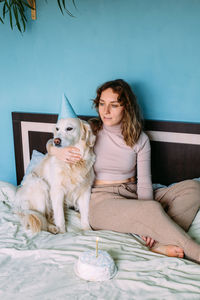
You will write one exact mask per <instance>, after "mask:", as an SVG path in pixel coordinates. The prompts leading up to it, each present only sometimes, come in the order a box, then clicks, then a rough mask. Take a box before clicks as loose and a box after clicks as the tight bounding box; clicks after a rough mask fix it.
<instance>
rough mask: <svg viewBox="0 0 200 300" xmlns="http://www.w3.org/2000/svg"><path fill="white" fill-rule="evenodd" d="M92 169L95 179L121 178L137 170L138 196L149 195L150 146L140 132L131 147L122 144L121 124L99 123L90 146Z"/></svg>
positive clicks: (151, 197)
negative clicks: (94, 142)
mask: <svg viewBox="0 0 200 300" xmlns="http://www.w3.org/2000/svg"><path fill="white" fill-rule="evenodd" d="M94 152H95V154H96V162H95V164H94V171H95V175H96V179H99V180H109V181H110V180H124V179H127V178H131V177H132V176H136V174H137V194H138V199H141V200H146V199H153V189H152V182H151V148H150V142H149V138H148V136H147V135H146V134H145V133H144V132H142V133H141V135H140V137H139V139H138V141H137V143H136V144H135V145H134V146H133V147H129V146H127V145H126V143H125V141H124V138H123V135H122V133H121V124H119V125H115V126H105V125H104V126H103V129H102V130H100V131H99V133H98V135H97V140H96V144H95V147H94Z"/></svg>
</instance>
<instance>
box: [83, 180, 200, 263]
mask: <svg viewBox="0 0 200 300" xmlns="http://www.w3.org/2000/svg"><path fill="white" fill-rule="evenodd" d="M136 189H137V186H136V184H134V183H125V184H115V185H103V186H94V187H93V188H92V194H91V200H90V209H89V220H90V225H91V227H92V228H93V229H94V230H99V229H104V230H113V231H117V232H123V233H135V234H139V235H144V236H150V237H151V238H153V239H155V240H156V241H158V242H159V243H161V244H164V245H176V246H179V247H181V248H182V249H183V250H184V253H185V255H186V257H188V258H190V259H192V260H195V261H197V262H200V245H198V244H197V243H195V242H194V241H193V240H192V239H191V238H190V237H189V235H188V234H187V233H186V232H185V231H187V230H188V229H189V226H190V225H191V223H192V221H193V219H194V217H195V216H196V214H197V212H198V209H199V207H200V182H197V181H194V180H186V181H182V182H180V183H177V184H175V185H173V186H171V187H167V188H160V189H157V190H156V191H155V200H156V201H155V200H142V199H137V193H136Z"/></svg>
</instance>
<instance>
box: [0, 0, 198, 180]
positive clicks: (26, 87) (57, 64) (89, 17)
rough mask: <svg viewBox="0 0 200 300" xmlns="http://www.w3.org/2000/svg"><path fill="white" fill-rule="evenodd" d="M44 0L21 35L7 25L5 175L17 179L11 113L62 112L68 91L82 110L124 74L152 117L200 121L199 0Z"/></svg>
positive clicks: (0, 65) (2, 63)
mask: <svg viewBox="0 0 200 300" xmlns="http://www.w3.org/2000/svg"><path fill="white" fill-rule="evenodd" d="M56 2H57V1H55V0H54V1H48V4H47V3H46V2H45V1H44V0H43V1H42V0H40V1H37V20H36V21H32V20H30V21H29V24H28V26H27V31H26V32H25V33H24V34H23V35H21V34H20V33H19V32H18V31H17V29H14V30H13V31H11V29H10V27H9V25H8V22H7V23H6V24H5V25H1V24H0V43H1V46H0V54H1V55H0V70H1V75H0V101H1V102H0V103H1V118H0V126H1V136H0V140H1V147H0V157H1V159H0V180H4V181H9V182H11V183H14V184H15V183H16V179H15V161H14V149H13V136H12V124H11V112H12V111H24V112H49V113H57V112H58V111H59V106H60V99H61V95H62V93H63V91H65V92H66V94H67V96H68V98H69V99H70V100H71V102H72V103H73V106H74V108H75V110H76V112H77V113H78V114H87V115H91V114H94V113H95V112H94V111H93V110H92V108H91V101H90V99H91V98H92V97H94V95H95V90H96V87H97V86H98V85H99V84H101V83H102V82H104V81H106V80H110V79H115V78H119V77H120V78H124V79H125V80H127V81H128V82H129V83H130V84H131V86H132V87H133V88H134V90H135V92H136V95H137V96H138V99H139V102H140V104H141V106H142V108H143V112H144V117H145V118H148V119H161V120H176V121H192V122H193V121H194V122H200V84H199V82H200V1H199V0H167V1H166V0H109V1H108V0H76V4H77V7H78V10H77V11H76V10H75V9H74V8H73V7H71V11H72V12H73V13H74V14H75V15H76V17H75V18H70V17H69V16H68V15H65V16H62V15H61V13H60V11H59V9H58V7H57V4H56Z"/></svg>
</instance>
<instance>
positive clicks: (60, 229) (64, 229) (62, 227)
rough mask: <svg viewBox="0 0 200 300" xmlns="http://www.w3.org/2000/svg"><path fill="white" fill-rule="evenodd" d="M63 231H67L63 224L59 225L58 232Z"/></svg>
mask: <svg viewBox="0 0 200 300" xmlns="http://www.w3.org/2000/svg"><path fill="white" fill-rule="evenodd" d="M65 232H67V231H66V228H65V226H61V227H59V233H65Z"/></svg>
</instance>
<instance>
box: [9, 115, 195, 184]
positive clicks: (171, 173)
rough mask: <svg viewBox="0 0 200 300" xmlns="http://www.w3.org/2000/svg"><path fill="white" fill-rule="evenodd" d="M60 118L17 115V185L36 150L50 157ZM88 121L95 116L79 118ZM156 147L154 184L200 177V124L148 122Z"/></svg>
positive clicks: (146, 124)
mask: <svg viewBox="0 0 200 300" xmlns="http://www.w3.org/2000/svg"><path fill="white" fill-rule="evenodd" d="M57 116H58V115H56V114H38V113H22V112H13V113H12V122H13V135H14V147H15V161H16V174H17V184H19V183H20V182H21V180H22V178H23V176H24V172H25V169H26V167H27V165H28V163H29V161H30V158H31V154H32V151H33V150H34V149H36V150H38V151H40V152H43V153H46V142H47V140H48V139H50V138H51V137H52V133H51V132H52V128H53V126H54V125H55V123H56V121H57ZM79 117H80V118H81V119H84V120H88V119H89V118H91V116H79ZM144 129H145V131H146V133H147V134H148V136H149V137H150V140H151V147H152V181H153V183H161V184H165V185H168V184H171V183H174V182H179V181H181V180H184V179H192V178H195V177H200V123H184V122H168V121H154V120H146V121H145V128H144Z"/></svg>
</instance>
